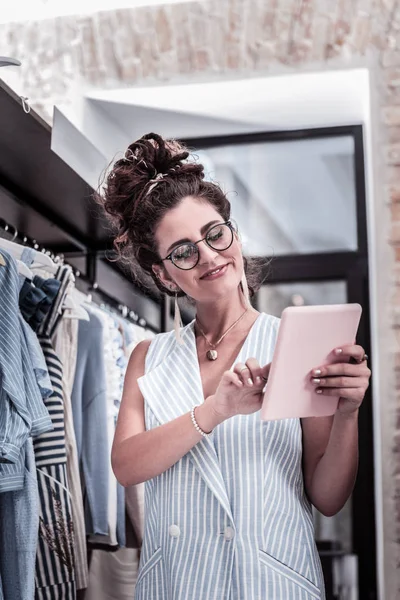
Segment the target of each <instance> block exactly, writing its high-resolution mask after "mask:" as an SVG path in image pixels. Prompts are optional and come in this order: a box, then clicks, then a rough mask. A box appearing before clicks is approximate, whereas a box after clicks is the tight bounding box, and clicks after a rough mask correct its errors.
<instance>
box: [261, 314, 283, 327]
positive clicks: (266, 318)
mask: <svg viewBox="0 0 400 600" xmlns="http://www.w3.org/2000/svg"><path fill="white" fill-rule="evenodd" d="M260 321H261V323H262V326H263V327H264V328H270V329H272V330H277V329H278V328H279V324H280V322H281V320H280V318H279V317H275V316H274V315H270V314H269V313H266V312H261V313H260Z"/></svg>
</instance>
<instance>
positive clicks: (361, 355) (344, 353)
mask: <svg viewBox="0 0 400 600" xmlns="http://www.w3.org/2000/svg"><path fill="white" fill-rule="evenodd" d="M333 353H334V354H335V356H340V357H343V361H346V360H349V359H353V360H354V361H355V362H356V363H363V362H365V361H366V360H367V358H368V357H367V355H366V354H365V350H364V348H363V347H362V346H358V345H355V344H354V345H352V346H342V347H341V348H336V349H335V350H334V351H333Z"/></svg>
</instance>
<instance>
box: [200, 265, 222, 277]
mask: <svg viewBox="0 0 400 600" xmlns="http://www.w3.org/2000/svg"><path fill="white" fill-rule="evenodd" d="M227 266H228V264H225V265H221V266H220V267H216V268H215V269H212V270H210V271H207V273H204V275H202V276H201V277H200V279H205V278H206V277H211V276H213V275H218V274H219V273H221V272H222V271H224V270H225V269H226V267H227Z"/></svg>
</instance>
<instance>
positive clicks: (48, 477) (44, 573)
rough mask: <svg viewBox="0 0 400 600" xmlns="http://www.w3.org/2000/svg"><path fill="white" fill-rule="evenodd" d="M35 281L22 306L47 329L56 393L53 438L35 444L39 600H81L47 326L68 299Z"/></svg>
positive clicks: (51, 404) (57, 374)
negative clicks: (78, 599)
mask: <svg viewBox="0 0 400 600" xmlns="http://www.w3.org/2000/svg"><path fill="white" fill-rule="evenodd" d="M24 259H25V260H26V261H27V262H28V263H29V261H30V260H31V256H29V255H28V256H26V257H25V256H24ZM34 282H35V284H36V285H35V287H34V288H32V293H30V294H29V293H25V294H20V306H21V312H22V314H25V315H26V314H27V313H29V314H30V315H34V321H32V316H30V322H31V323H32V322H33V325H34V327H35V329H36V330H40V331H41V337H39V342H40V345H41V348H42V350H43V354H44V358H45V361H46V365H47V369H48V372H49V375H50V381H51V385H52V388H53V393H52V395H51V396H49V397H48V398H46V399H45V400H44V402H45V405H46V407H47V409H48V411H49V414H50V417H51V420H52V423H53V428H54V430H53V431H52V432H51V434H49V433H44V434H42V435H41V436H39V437H37V438H36V439H35V440H34V451H35V461H36V468H37V478H38V490H39V541H38V546H37V554H36V573H35V585H36V592H35V598H36V599H37V600H41V599H42V598H43V600H45V599H47V598H49V597H51V598H52V599H54V600H74V599H75V598H76V588H75V566H74V531H73V521H72V508H71V497H70V492H69V489H68V486H69V483H68V478H67V467H66V462H67V459H66V445H65V426H64V406H63V396H62V368H61V363H60V361H59V360H58V358H57V356H56V354H55V352H54V350H53V347H52V344H51V341H50V338H49V335H48V332H47V330H46V329H45V328H44V326H43V324H44V322H45V318H49V316H52V313H53V311H54V309H55V308H54V307H55V305H57V306H59V305H60V303H61V302H63V301H64V298H62V299H61V300H60V295H62V291H61V289H62V286H61V282H60V281H58V280H56V279H50V280H45V279H44V278H42V277H39V276H35V278H34ZM26 283H27V282H25V285H26ZM23 289H24V288H22V289H21V291H22V290H23ZM33 291H35V293H33ZM39 292H42V293H47V292H48V303H49V304H50V306H48V304H46V303H45V302H43V301H42V299H41V297H40V295H39ZM54 292H56V293H54ZM57 292H58V293H57ZM36 301H37V302H39V303H40V307H41V308H40V309H39V310H36V309H35V302H36ZM43 306H45V307H46V310H45V311H44V310H42V307H43ZM28 309H29V310H28Z"/></svg>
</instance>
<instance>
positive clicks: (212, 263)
mask: <svg viewBox="0 0 400 600" xmlns="http://www.w3.org/2000/svg"><path fill="white" fill-rule="evenodd" d="M218 223H224V219H223V218H222V217H221V215H220V214H219V213H218V212H217V211H216V210H215V208H214V207H213V206H212V205H211V204H209V203H208V202H206V201H202V200H198V199H196V198H193V197H187V198H184V199H183V200H182V201H181V202H180V204H178V206H176V207H175V208H173V209H171V210H170V211H169V212H168V213H167V214H166V215H165V216H164V218H163V219H162V220H161V221H160V223H159V225H158V227H157V230H156V234H155V238H156V243H157V246H158V251H159V254H160V257H161V258H165V257H166V256H168V255H169V254H170V253H171V252H172V251H173V250H174V248H176V247H178V246H179V245H180V244H182V243H185V242H193V243H194V242H198V240H202V239H203V238H204V237H205V236H206V235H207V233H208V231H209V230H210V229H211V227H213V225H216V224H218ZM213 231H214V230H213ZM217 233H218V232H217ZM228 235H229V232H228ZM210 239H211V240H213V239H214V238H213V237H211V238H210ZM216 245H217V244H216ZM197 247H198V251H199V261H198V263H197V265H196V266H195V267H194V268H192V269H190V270H182V269H179V268H178V267H177V266H175V265H174V264H173V263H172V262H171V261H170V260H164V261H163V264H162V266H160V265H154V266H153V270H154V272H155V273H156V274H157V276H158V277H159V278H160V279H161V281H162V283H163V284H164V285H165V286H166V287H168V288H169V289H172V290H173V291H175V290H176V288H179V289H181V290H182V291H183V292H185V293H186V294H187V295H188V296H190V297H191V298H193V299H194V300H196V301H200V302H201V301H203V302H204V301H206V302H207V301H210V300H213V301H214V300H217V299H218V298H219V297H223V296H226V294H229V293H232V292H233V291H235V290H236V289H237V288H238V286H239V283H240V281H241V278H242V273H243V257H242V250H241V245H240V242H239V240H238V237H237V235H236V234H235V235H234V236H233V242H232V244H231V246H230V247H229V248H227V249H226V250H220V251H219V250H214V249H213V248H210V246H208V245H207V244H206V242H205V241H201V242H200V243H198V244H197Z"/></svg>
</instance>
